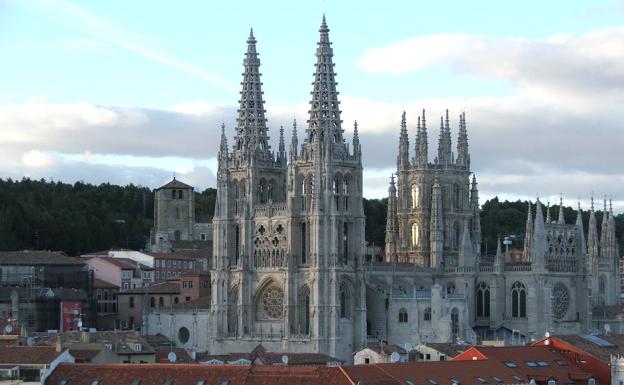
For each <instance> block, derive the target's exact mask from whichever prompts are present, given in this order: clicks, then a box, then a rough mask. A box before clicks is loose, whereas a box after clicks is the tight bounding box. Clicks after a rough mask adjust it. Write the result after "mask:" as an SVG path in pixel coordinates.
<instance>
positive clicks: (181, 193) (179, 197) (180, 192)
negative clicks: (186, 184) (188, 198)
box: [178, 190, 184, 199]
mask: <svg viewBox="0 0 624 385" xmlns="http://www.w3.org/2000/svg"><path fill="white" fill-rule="evenodd" d="M183 198H184V193H183V192H182V190H178V199H183Z"/></svg>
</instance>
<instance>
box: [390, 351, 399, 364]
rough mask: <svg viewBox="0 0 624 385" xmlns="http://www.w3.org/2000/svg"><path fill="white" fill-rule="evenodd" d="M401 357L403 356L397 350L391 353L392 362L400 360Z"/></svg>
mask: <svg viewBox="0 0 624 385" xmlns="http://www.w3.org/2000/svg"><path fill="white" fill-rule="evenodd" d="M400 359H401V356H400V355H399V353H397V352H392V354H391V355H390V362H399V360H400Z"/></svg>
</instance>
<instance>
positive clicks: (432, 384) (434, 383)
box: [427, 378, 439, 385]
mask: <svg viewBox="0 0 624 385" xmlns="http://www.w3.org/2000/svg"><path fill="white" fill-rule="evenodd" d="M427 381H429V383H430V384H431V385H439V384H438V381H436V380H434V379H433V378H427Z"/></svg>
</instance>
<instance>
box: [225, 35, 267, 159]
mask: <svg viewBox="0 0 624 385" xmlns="http://www.w3.org/2000/svg"><path fill="white" fill-rule="evenodd" d="M243 66H244V68H245V70H244V72H243V81H242V82H241V86H242V90H241V92H240V95H241V98H240V106H239V109H238V119H237V122H238V127H237V130H236V138H235V141H236V143H235V148H234V149H235V151H237V152H240V153H241V154H243V155H245V156H248V155H250V154H252V153H257V154H258V155H260V157H261V158H269V157H271V152H270V146H269V136H268V135H267V127H266V119H265V117H264V113H265V112H266V111H265V110H264V101H263V99H262V94H263V92H262V82H261V81H260V59H259V58H258V53H257V52H256V38H255V37H254V34H253V29H252V30H250V32H249V37H248V38H247V52H246V53H245V59H244V60H243Z"/></svg>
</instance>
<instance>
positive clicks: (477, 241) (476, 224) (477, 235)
mask: <svg viewBox="0 0 624 385" xmlns="http://www.w3.org/2000/svg"><path fill="white" fill-rule="evenodd" d="M470 208H471V209H472V229H471V231H472V242H473V243H474V252H475V255H476V256H479V255H481V215H480V211H481V210H480V207H479V189H478V187H477V176H476V175H475V174H472V184H471V186H470Z"/></svg>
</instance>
